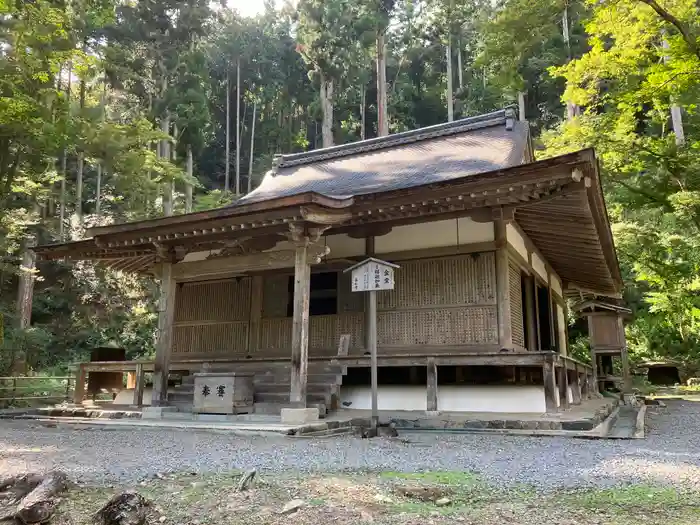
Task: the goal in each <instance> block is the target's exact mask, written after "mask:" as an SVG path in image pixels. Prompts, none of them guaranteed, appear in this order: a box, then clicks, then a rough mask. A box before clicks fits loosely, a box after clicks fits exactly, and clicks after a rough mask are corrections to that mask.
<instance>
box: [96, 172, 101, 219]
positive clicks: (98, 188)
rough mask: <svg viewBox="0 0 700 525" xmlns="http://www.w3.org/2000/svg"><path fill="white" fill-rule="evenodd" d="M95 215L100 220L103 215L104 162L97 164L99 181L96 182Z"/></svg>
mask: <svg viewBox="0 0 700 525" xmlns="http://www.w3.org/2000/svg"><path fill="white" fill-rule="evenodd" d="M95 186H96V188H95V215H96V216H97V218H98V219H99V218H100V215H101V214H102V162H101V161H100V162H98V163H97V181H96V182H95Z"/></svg>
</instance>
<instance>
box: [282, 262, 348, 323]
mask: <svg viewBox="0 0 700 525" xmlns="http://www.w3.org/2000/svg"><path fill="white" fill-rule="evenodd" d="M287 290H288V294H287V295H288V299H287V317H292V316H293V315H294V276H293V275H290V276H289V281H288V284H287ZM337 313H338V272H321V273H312V274H311V283H310V293H309V315H335V314H337Z"/></svg>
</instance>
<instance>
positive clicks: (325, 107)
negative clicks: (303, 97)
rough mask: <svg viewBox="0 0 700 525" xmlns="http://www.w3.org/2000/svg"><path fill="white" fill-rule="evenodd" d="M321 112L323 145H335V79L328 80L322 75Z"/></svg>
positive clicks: (326, 146) (325, 146)
mask: <svg viewBox="0 0 700 525" xmlns="http://www.w3.org/2000/svg"><path fill="white" fill-rule="evenodd" d="M320 95H321V112H322V114H323V120H322V121H321V137H322V139H323V147H324V148H328V147H329V146H332V145H333V81H332V80H326V78H325V77H324V76H323V74H322V75H321V93H320Z"/></svg>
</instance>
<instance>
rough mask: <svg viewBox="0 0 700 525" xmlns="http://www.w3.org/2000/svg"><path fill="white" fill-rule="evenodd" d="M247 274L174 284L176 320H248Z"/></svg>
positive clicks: (248, 282) (249, 279)
mask: <svg viewBox="0 0 700 525" xmlns="http://www.w3.org/2000/svg"><path fill="white" fill-rule="evenodd" d="M250 283H251V278H250V277H239V278H234V279H228V280H225V281H211V282H209V281H204V282H198V283H183V284H178V285H177V291H176V293H175V323H183V322H193V321H207V322H210V321H247V320H248V318H249V314H250Z"/></svg>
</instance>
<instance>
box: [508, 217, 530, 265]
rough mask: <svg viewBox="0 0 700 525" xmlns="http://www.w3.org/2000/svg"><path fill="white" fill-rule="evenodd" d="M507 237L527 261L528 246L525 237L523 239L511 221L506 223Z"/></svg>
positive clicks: (509, 242)
mask: <svg viewBox="0 0 700 525" xmlns="http://www.w3.org/2000/svg"><path fill="white" fill-rule="evenodd" d="M506 239H507V240H508V244H510V245H511V246H512V247H513V248H515V251H516V252H518V253H519V254H520V255H521V257H522V258H523V259H525V260H526V261H527V246H525V239H523V236H522V235H520V232H518V230H516V229H515V226H513V225H512V224H510V223H509V224H507V225H506Z"/></svg>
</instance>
